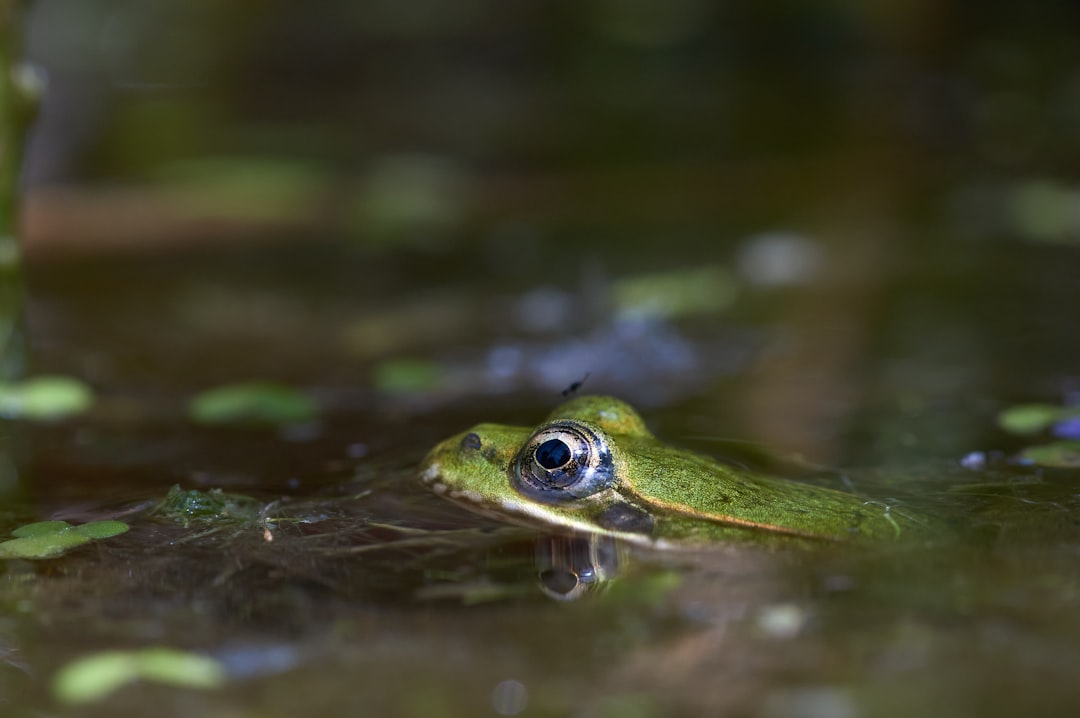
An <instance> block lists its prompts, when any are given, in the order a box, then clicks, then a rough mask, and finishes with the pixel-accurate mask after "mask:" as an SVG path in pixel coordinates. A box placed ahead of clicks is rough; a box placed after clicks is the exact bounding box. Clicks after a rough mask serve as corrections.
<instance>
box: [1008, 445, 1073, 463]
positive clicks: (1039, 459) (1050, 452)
mask: <svg viewBox="0 0 1080 718" xmlns="http://www.w3.org/2000/svg"><path fill="white" fill-rule="evenodd" d="M1020 456H1021V458H1024V459H1027V460H1028V461H1030V462H1032V463H1034V464H1038V465H1039V466H1052V467H1057V468H1078V467H1080V441H1055V442H1053V443H1050V444H1040V445H1039V446H1029V447H1028V448H1026V449H1024V450H1023V451H1021V452H1020Z"/></svg>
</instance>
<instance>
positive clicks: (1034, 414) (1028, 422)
mask: <svg viewBox="0 0 1080 718" xmlns="http://www.w3.org/2000/svg"><path fill="white" fill-rule="evenodd" d="M1065 411H1066V409H1063V408H1062V407H1060V406H1052V405H1050V404H1020V405H1019V406H1011V407H1009V408H1008V409H1005V410H1004V411H1002V412H1001V413H1000V414H998V426H1000V427H1001V428H1002V429H1004V430H1005V431H1008V432H1009V433H1012V434H1037V433H1039V432H1040V431H1045V430H1046V429H1048V428H1050V427H1051V426H1053V424H1054V422H1056V421H1058V420H1059V419H1061V418H1062V416H1063V414H1064V413H1065Z"/></svg>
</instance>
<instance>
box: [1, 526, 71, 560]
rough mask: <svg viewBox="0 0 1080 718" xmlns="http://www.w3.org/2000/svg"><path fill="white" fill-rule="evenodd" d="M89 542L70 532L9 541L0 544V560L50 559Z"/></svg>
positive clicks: (58, 532) (65, 531)
mask: <svg viewBox="0 0 1080 718" xmlns="http://www.w3.org/2000/svg"><path fill="white" fill-rule="evenodd" d="M90 540H91V539H90V537H89V536H84V535H82V534H80V533H78V532H77V531H71V530H64V531H55V532H53V533H47V534H39V535H37V536H28V537H26V538H17V539H11V540H10V541H4V542H0V558H52V557H54V556H59V555H60V554H62V553H64V552H65V551H68V550H70V549H73V548H75V547H76V546H82V545H83V544H84V543H88V542H89V541H90Z"/></svg>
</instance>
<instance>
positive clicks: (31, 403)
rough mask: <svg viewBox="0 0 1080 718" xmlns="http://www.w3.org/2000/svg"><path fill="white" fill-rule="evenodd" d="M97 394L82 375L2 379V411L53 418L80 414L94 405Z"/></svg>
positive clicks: (30, 416) (0, 400)
mask: <svg viewBox="0 0 1080 718" xmlns="http://www.w3.org/2000/svg"><path fill="white" fill-rule="evenodd" d="M93 402H94V394H93V392H92V391H90V388H89V387H88V386H86V384H84V383H83V382H81V381H79V380H78V379H74V378H71V377H65V376H39V377H35V378H33V379H27V380H25V381H20V382H0V415H3V416H7V417H12V418H19V419H32V420H38V421H49V420H55V419H63V418H65V417H68V416H73V415H75V414H80V413H82V412H84V411H86V410H87V409H89V408H90V405H91V404H93Z"/></svg>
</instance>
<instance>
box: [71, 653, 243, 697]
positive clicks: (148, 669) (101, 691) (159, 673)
mask: <svg viewBox="0 0 1080 718" xmlns="http://www.w3.org/2000/svg"><path fill="white" fill-rule="evenodd" d="M225 675H226V674H225V668H224V666H222V665H221V663H220V662H218V661H216V660H214V659H213V658H209V657H207V656H201V655H199V654H196V653H189V652H187V651H179V650H176V649H172V648H146V649H142V650H138V651H103V652H101V653H95V654H92V655H89V656H85V657H84V658H80V659H78V660H76V661H74V662H73V663H69V664H68V665H67V666H65V667H64V668H63V669H61V670H60V672H59V673H57V674H56V676H55V677H54V678H53V694H54V695H55V696H56V698H57V699H58V700H59V701H61V702H63V703H68V704H80V703H91V702H93V701H96V700H100V699H102V698H104V697H105V696H107V695H109V694H110V693H112V692H113V691H115V690H116V689H117V688H119V687H121V686H123V685H124V684H126V683H131V682H133V681H137V680H140V679H141V680H147V681H154V682H156V683H164V684H166V685H173V686H183V687H186V688H216V687H218V686H220V685H222V684H223V683H224V682H225Z"/></svg>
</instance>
